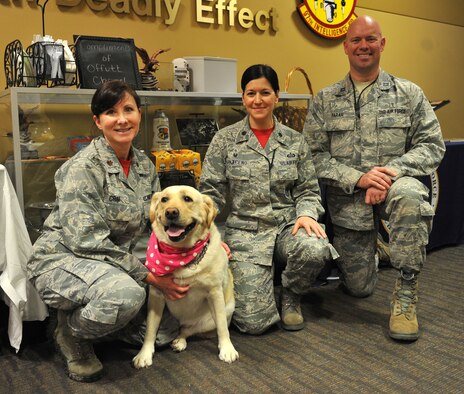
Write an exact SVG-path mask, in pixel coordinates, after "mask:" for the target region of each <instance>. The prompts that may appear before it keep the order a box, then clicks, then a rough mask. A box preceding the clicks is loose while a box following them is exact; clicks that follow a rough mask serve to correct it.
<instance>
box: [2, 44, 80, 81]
mask: <svg viewBox="0 0 464 394" xmlns="http://www.w3.org/2000/svg"><path fill="white" fill-rule="evenodd" d="M70 49H71V51H73V47H72V46H71V47H70ZM68 63H74V64H72V65H71V64H68ZM68 66H72V67H68ZM4 69H5V79H6V88H8V87H14V86H17V87H24V86H29V87H40V86H44V85H45V86H47V87H49V88H51V87H56V86H75V85H77V71H67V70H69V69H72V70H76V67H75V61H74V60H72V61H69V60H66V59H65V55H64V46H63V45H62V44H58V43H54V42H36V43H34V44H32V45H30V46H28V47H27V48H26V49H24V48H23V46H22V44H21V41H19V40H14V41H12V42H10V43H9V44H8V45H7V46H6V48H5V56H4Z"/></svg>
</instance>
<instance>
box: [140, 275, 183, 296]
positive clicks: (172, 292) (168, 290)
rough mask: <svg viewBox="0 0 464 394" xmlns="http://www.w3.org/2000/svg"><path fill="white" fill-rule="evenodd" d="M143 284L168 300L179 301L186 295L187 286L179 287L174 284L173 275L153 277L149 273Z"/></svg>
mask: <svg viewBox="0 0 464 394" xmlns="http://www.w3.org/2000/svg"><path fill="white" fill-rule="evenodd" d="M145 282H146V283H148V284H149V285H151V286H154V287H156V288H157V289H158V290H160V291H161V292H162V293H163V294H164V296H165V297H166V298H167V299H168V300H172V301H175V300H180V299H181V298H184V297H185V296H186V295H187V292H188V290H189V286H181V285H179V284H177V283H176V282H174V276H173V275H171V274H170V275H163V276H155V275H153V274H152V273H151V272H149V273H148V275H147V276H146V278H145Z"/></svg>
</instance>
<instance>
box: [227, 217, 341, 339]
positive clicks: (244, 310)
mask: <svg viewBox="0 0 464 394" xmlns="http://www.w3.org/2000/svg"><path fill="white" fill-rule="evenodd" d="M291 231H292V226H290V227H287V228H285V229H284V230H283V231H282V232H281V233H280V234H279V235H278V236H277V240H276V244H275V251H274V262H273V265H272V266H267V265H260V264H255V263H251V262H249V261H243V260H241V261H237V260H235V259H234V251H233V250H232V259H231V261H230V268H231V270H232V274H233V276H234V292H235V312H234V314H233V316H232V322H233V323H234V325H235V326H237V328H238V329H239V330H240V331H242V332H247V333H249V334H261V333H263V332H264V331H265V330H267V329H268V328H269V327H271V326H272V325H274V324H275V323H277V322H278V321H280V316H279V311H278V307H277V303H276V299H275V296H274V273H275V272H280V271H279V270H278V269H276V268H278V267H282V268H283V271H282V276H281V280H282V285H283V286H284V287H287V288H289V289H290V290H292V291H293V292H294V293H297V294H305V293H307V292H308V291H309V290H310V288H311V285H312V284H313V283H314V282H315V280H316V278H317V276H318V274H319V273H320V272H321V270H322V268H323V267H324V264H325V261H327V260H328V259H330V258H336V257H338V254H337V252H336V251H335V249H334V248H333V246H332V245H331V244H330V243H329V242H328V240H327V239H318V238H317V237H316V236H314V235H313V236H312V237H309V236H308V234H307V233H306V231H305V230H304V229H300V230H299V231H298V233H297V234H296V236H293V235H292V234H291ZM250 253H253V251H251V250H250ZM254 260H255V259H254ZM250 261H252V260H251V259H250ZM276 266H277V267H276Z"/></svg>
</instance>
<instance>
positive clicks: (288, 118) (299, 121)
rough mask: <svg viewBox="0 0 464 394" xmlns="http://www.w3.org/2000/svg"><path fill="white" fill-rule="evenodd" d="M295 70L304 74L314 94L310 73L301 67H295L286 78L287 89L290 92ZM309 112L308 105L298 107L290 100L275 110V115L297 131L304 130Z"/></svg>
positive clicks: (281, 121) (310, 90) (310, 91)
mask: <svg viewBox="0 0 464 394" xmlns="http://www.w3.org/2000/svg"><path fill="white" fill-rule="evenodd" d="M295 71H298V72H300V73H301V74H303V76H304V78H305V81H306V85H307V86H308V90H309V93H310V94H311V96H312V95H313V88H312V86H311V81H310V80H309V77H308V74H306V71H305V70H303V69H302V68H301V67H293V68H292V69H291V70H290V72H289V73H288V74H287V78H285V91H286V92H288V87H289V85H290V79H291V77H292V75H293V73H294V72H295ZM307 113H308V107H307V106H306V107H296V106H291V105H290V104H289V102H288V101H286V102H284V103H283V104H282V105H281V106H280V107H278V108H276V109H275V110H274V115H275V116H276V117H277V119H278V120H279V122H280V123H282V124H284V125H286V126H288V127H291V128H292V129H294V130H297V131H300V132H301V131H303V126H304V122H305V119H306V114H307Z"/></svg>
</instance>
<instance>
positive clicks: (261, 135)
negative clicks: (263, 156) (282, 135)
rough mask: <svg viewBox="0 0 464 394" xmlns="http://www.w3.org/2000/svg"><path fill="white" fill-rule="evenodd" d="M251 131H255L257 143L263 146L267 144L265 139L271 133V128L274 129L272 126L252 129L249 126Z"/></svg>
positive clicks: (267, 138)
mask: <svg viewBox="0 0 464 394" xmlns="http://www.w3.org/2000/svg"><path fill="white" fill-rule="evenodd" d="M251 130H252V131H253V133H255V136H256V138H257V139H258V141H259V143H260V144H261V146H262V147H263V148H264V147H265V146H266V144H267V141H268V140H269V137H270V136H271V134H272V130H274V127H271V128H270V129H264V130H260V129H254V128H253V127H252V128H251Z"/></svg>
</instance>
